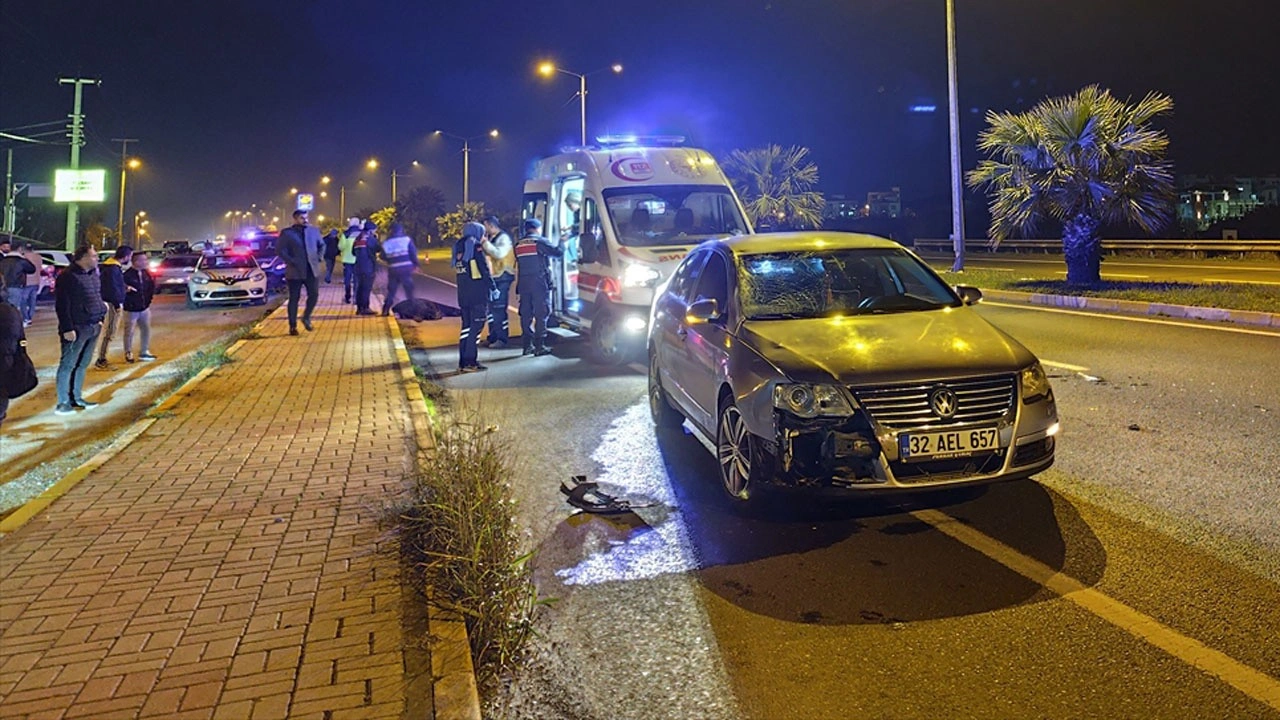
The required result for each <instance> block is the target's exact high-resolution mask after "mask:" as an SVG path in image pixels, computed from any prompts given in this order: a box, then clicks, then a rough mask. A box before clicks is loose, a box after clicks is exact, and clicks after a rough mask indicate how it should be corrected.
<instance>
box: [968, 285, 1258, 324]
mask: <svg viewBox="0 0 1280 720" xmlns="http://www.w3.org/2000/svg"><path fill="white" fill-rule="evenodd" d="M982 297H983V298H984V299H989V300H996V301H1004V302H1014V303H1022V304H1024V305H1046V306H1050V307H1060V308H1069V309H1072V310H1094V311H1096V312H1109V313H1120V314H1123V315H1148V316H1158V317H1172V318H1184V319H1187V320H1208V321H1211V322H1229V323H1235V324H1238V325H1255V326H1259V327H1269V328H1280V314H1276V313H1266V312H1258V311H1254V310H1224V309H1222V308H1210V307H1196V306H1194V305H1172V304H1169V303H1158V302H1147V301H1143V300H1117V299H1114V298H1098V297H1087V296H1083V295H1050V294H1047V293H1020V292H1013V291H1011V290H986V289H982Z"/></svg>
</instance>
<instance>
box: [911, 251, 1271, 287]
mask: <svg viewBox="0 0 1280 720" xmlns="http://www.w3.org/2000/svg"><path fill="white" fill-rule="evenodd" d="M921 257H923V258H924V259H926V260H928V261H929V264H930V265H932V266H933V267H934V268H935V269H937V270H949V269H950V268H951V261H952V257H951V255H949V254H948V255H945V256H943V255H939V254H937V253H923V254H921ZM965 266H966V267H971V268H974V269H978V268H981V269H987V270H1008V271H1010V272H1023V273H1026V274H1027V275H1028V276H1035V277H1055V276H1056V277H1061V278H1066V276H1067V268H1066V265H1064V264H1063V259H1062V255H1060V254H1059V255H1033V254H1029V253H1019V254H1014V253H1000V254H992V253H967V254H966V255H965ZM1102 279H1103V280H1116V281H1133V282H1169V281H1181V282H1196V283H1205V282H1212V283H1255V284H1260V285H1280V262H1276V261H1275V260H1263V259H1249V260H1235V259H1227V258H1211V259H1205V258H1200V259H1196V258H1143V257H1120V256H1106V257H1104V258H1103V260H1102Z"/></svg>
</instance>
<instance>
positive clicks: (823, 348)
mask: <svg viewBox="0 0 1280 720" xmlns="http://www.w3.org/2000/svg"><path fill="white" fill-rule="evenodd" d="M740 334H741V339H742V341H743V343H744V344H746V345H748V346H749V347H751V348H752V349H754V350H755V351H756V352H757V353H759V354H760V355H761V356H762V357H763V358H765V359H766V360H768V361H769V362H770V363H772V364H773V365H774V366H775V367H776V368H778V370H780V371H781V372H782V373H783V374H785V375H786V376H787V377H788V378H790V379H791V380H794V381H797V382H832V381H835V382H838V383H840V384H842V385H866V384H883V383H896V382H912V381H917V380H929V379H938V378H944V377H965V376H976V375H989V374H993V373H1000V372H1014V371H1017V370H1020V369H1022V368H1024V367H1026V366H1027V365H1030V364H1031V363H1032V362H1034V361H1035V356H1034V355H1032V354H1031V351H1030V350H1027V349H1026V348H1025V347H1023V345H1022V344H1021V343H1019V342H1018V341H1017V340H1014V339H1013V338H1012V337H1010V336H1009V335H1007V334H1005V333H1004V332H1003V331H1002V330H1000V329H999V328H997V327H995V326H994V325H992V324H991V323H989V322H987V321H986V320H984V319H983V318H982V317H981V316H980V315H978V314H977V313H976V312H974V311H973V310H972V309H971V308H968V307H959V308H945V309H939V310H930V311H925V312H912V313H889V314H883V315H857V316H845V317H834V318H812V319H803V320H757V321H748V322H745V323H743V324H742V327H741V333H740Z"/></svg>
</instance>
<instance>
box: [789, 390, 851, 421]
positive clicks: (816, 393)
mask: <svg viewBox="0 0 1280 720" xmlns="http://www.w3.org/2000/svg"><path fill="white" fill-rule="evenodd" d="M773 406H774V407H775V408H778V409H779V410H786V411H787V412H789V413H791V414H792V415H795V416H797V417H802V418H814V417H818V416H821V415H837V416H839V415H852V414H853V407H852V406H851V405H850V404H849V400H848V399H847V398H845V395H844V393H843V392H841V390H840V388H838V387H836V386H835V385H809V384H807V383H795V384H786V385H784V384H779V385H775V386H774V388H773Z"/></svg>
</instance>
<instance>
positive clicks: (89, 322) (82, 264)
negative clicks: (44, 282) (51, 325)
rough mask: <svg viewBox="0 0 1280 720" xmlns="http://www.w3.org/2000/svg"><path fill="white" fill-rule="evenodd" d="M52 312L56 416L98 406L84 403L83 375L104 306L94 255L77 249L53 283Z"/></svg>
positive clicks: (87, 249) (86, 247) (90, 248)
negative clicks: (58, 354)
mask: <svg viewBox="0 0 1280 720" xmlns="http://www.w3.org/2000/svg"><path fill="white" fill-rule="evenodd" d="M53 292H54V296H55V305H54V307H55V309H56V310H57V313H58V337H59V339H60V340H61V342H62V359H61V360H60V361H59V362H58V406H57V407H56V408H54V413H55V414H57V415H70V414H71V413H73V412H75V411H76V410H77V409H79V410H90V409H92V408H94V407H96V406H97V405H98V403H95V402H89V401H88V400H85V399H84V373H85V371H86V370H88V369H89V363H90V359H91V358H92V357H93V346H94V342H95V341H96V340H97V339H98V333H99V332H101V330H102V319H103V318H104V317H106V315H107V305H106V303H104V302H103V301H102V283H101V280H100V278H99V276H98V251H97V250H94V249H93V246H91V245H81V246H80V247H78V248H76V251H75V254H73V255H72V256H71V265H70V266H69V267H68V268H67V269H66V270H64V271H63V272H62V274H61V275H59V276H58V280H57V282H55V283H54V286H53Z"/></svg>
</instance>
